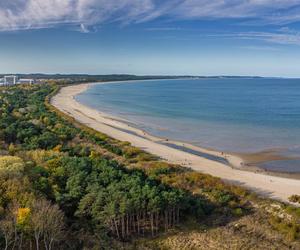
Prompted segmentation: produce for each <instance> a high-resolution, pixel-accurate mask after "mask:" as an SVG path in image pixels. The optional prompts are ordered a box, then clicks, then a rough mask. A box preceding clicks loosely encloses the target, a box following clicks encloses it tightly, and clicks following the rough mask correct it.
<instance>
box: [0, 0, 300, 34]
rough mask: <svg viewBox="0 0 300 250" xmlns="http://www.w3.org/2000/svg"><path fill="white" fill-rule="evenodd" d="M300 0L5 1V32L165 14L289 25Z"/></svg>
mask: <svg viewBox="0 0 300 250" xmlns="http://www.w3.org/2000/svg"><path fill="white" fill-rule="evenodd" d="M299 13H300V0H230V1H229V0H214V1H211V0H164V1H161V0H109V1H108V0H11V1H7V0H0V31H11V30H24V29H38V28H47V27H55V26H58V25H66V24H68V25H77V26H78V27H79V30H81V31H82V32H88V30H89V28H88V27H90V26H98V25H102V24H105V23H111V22H116V23H120V24H130V23H140V22H147V21H150V20H153V19H156V18H159V17H165V18H172V19H179V20H186V19H200V20H201V19H220V18H231V19H238V20H240V19H242V20H243V19H251V20H254V21H257V22H263V23H270V24H272V23H273V24H283V23H291V22H297V21H300V14H299Z"/></svg>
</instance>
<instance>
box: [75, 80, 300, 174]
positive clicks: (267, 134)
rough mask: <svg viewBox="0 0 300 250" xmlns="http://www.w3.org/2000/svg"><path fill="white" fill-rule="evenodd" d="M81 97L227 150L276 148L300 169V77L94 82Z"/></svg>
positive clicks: (287, 165) (273, 166)
mask: <svg viewBox="0 0 300 250" xmlns="http://www.w3.org/2000/svg"><path fill="white" fill-rule="evenodd" d="M75 98H76V100H77V101H79V102H80V103H82V104H84V105H87V106H89V107H92V108H95V109H97V110H99V111H102V112H105V113H108V114H111V115H114V116H118V117H120V118H123V119H126V120H128V121H129V122H130V124H133V125H134V126H135V127H137V128H140V129H142V130H145V131H147V132H148V133H150V134H152V135H155V136H158V137H163V138H169V139H173V140H177V141H183V142H189V143H191V144H193V145H196V146H201V147H206V148H212V149H216V150H220V151H224V152H234V153H256V152H261V151H268V150H275V151H276V152H278V153H280V154H282V155H285V156H289V157H291V158H293V159H291V160H281V161H273V162H269V163H264V164H262V165H261V167H262V168H265V169H266V170H271V171H278V172H288V173H300V79H281V78H221V77H220V78H193V79H175V80H149V81H127V82H113V83H105V84H95V85H92V86H91V87H90V88H88V89H87V90H86V91H85V92H82V93H81V94H79V95H77V96H76V97H75Z"/></svg>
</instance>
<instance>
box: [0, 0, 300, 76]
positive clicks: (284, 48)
mask: <svg viewBox="0 0 300 250" xmlns="http://www.w3.org/2000/svg"><path fill="white" fill-rule="evenodd" d="M0 73H87V74H113V73H124V74H125V73H126V74H138V75H154V74H155V75H257V76H280V77H300V0H231V1H229V0H10V1H8V0H0Z"/></svg>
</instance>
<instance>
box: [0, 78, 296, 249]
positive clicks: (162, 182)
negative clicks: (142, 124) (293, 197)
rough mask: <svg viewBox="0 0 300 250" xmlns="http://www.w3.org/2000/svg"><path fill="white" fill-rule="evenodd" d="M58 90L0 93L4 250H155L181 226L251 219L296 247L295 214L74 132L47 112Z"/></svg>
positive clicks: (84, 130) (0, 236) (68, 122)
mask: <svg viewBox="0 0 300 250" xmlns="http://www.w3.org/2000/svg"><path fill="white" fill-rule="evenodd" d="M59 88H60V86H59V85H58V84H56V83H54V84H43V85H24V86H13V87H6V88H1V89H0V248H1V249H37V250H38V249H47V250H50V249H134V248H137V249H142V248H143V247H144V246H145V244H146V245H147V247H148V249H149V247H150V249H151V246H152V247H153V249H157V246H155V244H156V243H155V242H154V240H157V239H160V237H161V236H165V237H168V235H172V234H174V233H175V234H176V232H180V231H182V230H183V229H182V228H183V227H184V228H188V230H190V229H191V228H194V229H193V230H196V231H197V230H200V231H201V230H202V229H199V228H201V227H203V226H204V225H205V228H215V227H222V226H225V225H227V224H230V223H235V222H234V221H238V220H242V218H249V217H251V218H256V217H254V216H258V214H259V216H260V217H259V218H258V217H257V218H256V219H257V220H259V221H260V223H261V224H262V225H266V228H267V230H269V231H268V232H272V234H273V235H275V236H276V239H275V238H274V239H273V238H272V239H270V238H268V237H267V233H266V235H265V236H264V237H261V238H259V240H258V242H260V241H264V243H266V242H267V243H266V244H269V243H270V244H274V245H275V246H277V245H278V247H281V246H285V247H289V249H293V248H294V249H296V248H297V247H298V246H299V238H300V210H299V208H296V207H293V206H288V205H285V204H282V203H280V202H275V201H272V200H268V199H262V198H260V197H257V196H256V195H255V194H254V193H252V192H250V191H248V190H246V189H244V188H241V187H238V186H235V185H231V184H226V183H224V182H223V181H221V180H220V179H218V178H215V177H212V176H209V175H205V174H201V173H196V172H194V171H192V170H190V169H188V168H184V167H181V166H175V165H171V164H168V163H165V162H163V161H161V160H160V159H158V158H157V157H155V156H153V155H151V154H148V153H146V152H144V151H142V150H141V149H138V148H135V147H133V146H131V145H130V143H128V142H121V141H118V140H115V139H113V138H110V137H108V136H106V135H105V134H102V133H100V132H97V131H94V130H93V129H90V128H88V127H86V126H84V125H82V124H79V123H78V122H76V121H74V119H72V118H71V117H68V116H67V115H65V114H63V113H61V112H60V111H58V110H56V109H55V108H54V107H53V106H51V104H50V102H49V101H50V98H51V96H53V95H54V94H55V93H57V91H59ZM270 204H274V206H275V208H276V209H271V210H270V209H269V208H270V207H272V206H270ZM282 214H284V216H282ZM248 226H250V225H248ZM195 228H196V229H195ZM205 230H206V229H205ZM202 232H203V233H205V232H206V231H201V233H202ZM266 232H267V231H266ZM248 236H249V237H254V238H257V236H255V235H248ZM152 244H154V245H152ZM259 244H261V243H259ZM276 244H277V245H276ZM281 244H283V245H281ZM282 249H284V248H282Z"/></svg>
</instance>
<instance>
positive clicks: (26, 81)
mask: <svg viewBox="0 0 300 250" xmlns="http://www.w3.org/2000/svg"><path fill="white" fill-rule="evenodd" d="M34 83H35V81H34V79H19V80H18V82H17V84H34Z"/></svg>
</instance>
